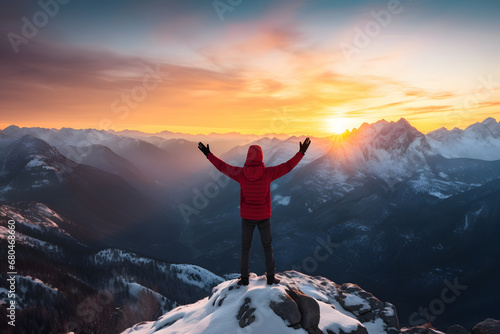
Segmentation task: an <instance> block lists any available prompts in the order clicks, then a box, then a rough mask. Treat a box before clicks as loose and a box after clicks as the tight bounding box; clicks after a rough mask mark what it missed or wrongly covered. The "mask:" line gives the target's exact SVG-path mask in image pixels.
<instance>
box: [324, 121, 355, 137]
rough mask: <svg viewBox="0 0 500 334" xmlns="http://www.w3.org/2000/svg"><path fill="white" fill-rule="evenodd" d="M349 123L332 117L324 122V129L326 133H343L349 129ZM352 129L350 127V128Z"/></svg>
mask: <svg viewBox="0 0 500 334" xmlns="http://www.w3.org/2000/svg"><path fill="white" fill-rule="evenodd" d="M349 123H350V122H349V121H348V120H347V119H345V118H342V117H332V118H328V119H327V120H326V124H325V128H326V130H327V131H328V132H331V133H334V134H341V133H344V132H345V131H346V130H348V129H349V127H350V124H349ZM351 128H352V126H351Z"/></svg>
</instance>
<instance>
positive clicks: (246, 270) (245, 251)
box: [240, 218, 275, 278]
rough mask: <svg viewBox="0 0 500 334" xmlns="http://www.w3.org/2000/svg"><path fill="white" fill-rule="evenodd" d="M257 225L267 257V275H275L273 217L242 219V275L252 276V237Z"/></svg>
mask: <svg viewBox="0 0 500 334" xmlns="http://www.w3.org/2000/svg"><path fill="white" fill-rule="evenodd" d="M255 226H257V227H258V228H259V233H260V241H261V242H262V247H264V256H265V259H266V275H267V277H274V270H275V264H274V254H273V243H272V237H271V218H267V219H262V220H250V219H244V218H242V219H241V262H240V269H241V277H246V278H248V277H249V276H250V265H249V262H250V247H251V246H252V237H253V231H254V229H255Z"/></svg>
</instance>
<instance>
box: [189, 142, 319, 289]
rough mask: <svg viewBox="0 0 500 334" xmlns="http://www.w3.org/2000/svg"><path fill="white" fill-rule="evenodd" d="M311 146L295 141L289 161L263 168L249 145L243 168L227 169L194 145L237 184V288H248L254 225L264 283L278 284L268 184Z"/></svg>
mask: <svg viewBox="0 0 500 334" xmlns="http://www.w3.org/2000/svg"><path fill="white" fill-rule="evenodd" d="M310 144H311V140H310V139H309V137H307V138H306V140H304V143H302V142H299V151H298V152H297V154H295V155H294V156H293V158H291V159H290V160H288V161H287V162H285V163H282V164H280V165H277V166H272V167H266V166H265V165H264V163H263V162H262V160H263V153H262V148H261V147H260V146H259V145H251V146H250V147H249V148H248V153H247V159H246V161H245V165H244V167H236V166H231V165H229V164H227V163H225V162H224V161H222V160H220V159H219V158H217V157H216V156H215V155H214V154H213V153H211V152H210V146H209V145H208V144H207V146H205V145H203V144H202V143H201V142H199V143H198V148H199V149H200V150H201V151H202V152H203V153H204V154H205V156H206V157H207V159H208V160H209V161H210V162H211V163H212V164H213V165H214V166H215V168H217V169H218V170H219V171H220V172H222V173H224V174H225V175H227V176H229V177H230V178H231V179H233V180H235V181H237V182H238V183H239V184H240V187H241V191H240V216H241V262H240V271H241V277H240V278H239V280H238V285H248V279H249V277H250V266H249V261H250V247H251V246H252V237H253V232H254V229H255V226H257V227H258V228H259V233H260V240H261V242H262V246H263V247H264V255H265V261H266V277H267V284H269V285H272V284H278V283H279V282H280V280H279V279H277V278H275V277H274V274H275V272H274V271H275V262H274V253H273V245H272V238H271V187H270V185H271V182H273V181H274V180H276V179H277V178H280V177H282V176H283V175H285V174H287V173H288V172H290V171H291V170H292V169H293V168H294V167H295V166H296V165H297V164H298V163H299V161H300V160H301V159H302V157H303V156H304V154H305V153H306V151H307V148H308V147H309V145H310Z"/></svg>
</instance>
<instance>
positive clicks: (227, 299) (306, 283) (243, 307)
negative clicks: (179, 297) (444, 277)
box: [124, 271, 399, 334]
mask: <svg viewBox="0 0 500 334" xmlns="http://www.w3.org/2000/svg"><path fill="white" fill-rule="evenodd" d="M277 276H278V277H279V278H280V279H281V282H280V284H278V285H272V286H269V285H267V283H266V277H265V276H257V275H255V274H252V275H251V276H250V284H249V285H248V286H239V285H237V282H236V280H229V281H225V282H223V283H221V284H219V285H217V286H216V287H214V288H213V289H212V293H211V294H210V296H209V297H207V298H205V299H202V300H200V301H198V302H196V303H194V304H191V305H184V306H180V307H177V308H175V309H173V310H171V311H170V312H168V313H166V314H165V315H163V316H162V317H160V318H159V319H158V320H157V321H154V322H142V323H139V324H137V325H135V326H134V327H132V328H129V329H128V330H126V331H125V332H124V333H134V334H141V333H201V332H203V333H206V334H212V333H213V334H219V333H239V332H251V333H259V332H262V333H283V334H285V333H297V330H299V331H300V329H302V331H300V332H301V333H305V332H307V333H318V334H319V333H337V334H340V333H358V334H368V330H367V328H370V331H372V330H373V331H374V332H380V333H382V332H385V333H398V331H399V321H398V318H397V314H396V309H395V307H394V306H393V305H392V304H390V303H383V302H381V301H380V300H378V299H377V298H375V297H374V296H373V295H372V294H370V293H368V292H366V291H364V290H363V289H361V288H360V287H359V286H357V285H355V284H343V285H338V284H336V283H334V282H332V281H330V280H328V279H326V278H323V277H319V276H316V277H311V276H308V275H305V274H302V273H300V272H297V271H287V272H284V273H282V274H277Z"/></svg>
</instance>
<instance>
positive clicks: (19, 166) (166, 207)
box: [0, 118, 500, 328]
mask: <svg viewBox="0 0 500 334" xmlns="http://www.w3.org/2000/svg"><path fill="white" fill-rule="evenodd" d="M304 138H305V137H304V136H301V137H294V136H292V137H288V136H286V135H276V136H274V135H271V134H270V135H266V136H255V135H253V136H252V135H240V134H236V133H231V134H211V135H198V136H195V135H185V134H178V133H171V132H163V133H158V134H154V135H151V134H145V133H141V132H137V131H120V132H114V131H100V130H94V129H83V130H76V129H69V128H63V129H60V130H57V129H44V128H19V127H17V126H14V125H12V126H9V127H7V128H5V129H3V130H2V131H1V133H0V163H1V164H2V169H1V171H0V200H1V201H2V202H1V205H2V207H1V208H2V210H0V211H1V212H2V215H3V216H4V217H9V218H12V219H14V220H16V221H20V222H21V221H23V222H24V223H20V224H22V226H23V227H22V228H21V230H20V231H21V233H22V234H23V235H25V237H23V238H24V239H23V240H24V241H23V242H24V243H25V244H26V246H25V247H26V248H27V249H32V248H33V249H37V247H38V248H40V247H39V246H37V245H42V244H43V245H44V246H47V247H48V246H49V245H53V246H50V247H48V249H49V250H51V252H49V253H48V254H47V255H46V256H47V257H48V258H49V259H50V260H48V261H47V266H50V267H51V268H52V267H59V266H61V264H64V266H67V267H68V268H72V269H71V271H74V273H73V275H74V276H75V277H77V278H78V279H80V280H82V281H83V282H85V284H84V283H79V285H81V286H82V289H91V290H92V289H93V290H92V291H94V292H95V293H97V291H98V288H99V287H96V286H93V285H92V284H90V283H89V280H88V277H87V278H85V277H84V278H83V279H82V277H83V276H84V275H82V274H81V273H80V272H79V270H78V269H76V267H75V263H78V261H77V260H75V259H76V258H78V257H79V256H78V254H87V255H88V256H91V254H97V253H98V252H101V251H104V250H106V249H120V251H117V252H125V253H124V254H138V255H137V256H139V257H142V258H144V259H147V258H149V259H151V260H152V261H158V262H161V263H168V264H176V263H177V264H181V263H189V264H190V265H194V266H199V267H203V268H205V269H207V270H209V271H211V272H213V273H215V275H216V276H217V277H230V276H225V275H228V274H230V273H234V272H237V271H238V263H239V248H240V244H239V243H240V241H239V238H240V227H239V220H240V218H239V207H238V205H239V202H238V198H239V186H238V184H237V183H235V182H233V181H231V180H229V179H228V178H227V177H225V176H221V175H220V174H218V173H217V171H216V170H215V168H214V167H213V166H212V165H211V164H210V163H209V162H208V160H207V159H206V158H205V157H204V156H203V155H202V154H201V152H199V150H198V149H197V148H196V147H197V141H199V140H203V141H204V142H205V143H209V144H210V148H211V150H212V152H214V153H215V154H216V155H217V156H218V157H220V158H221V159H223V160H225V161H227V162H228V163H231V164H234V165H239V166H241V165H242V164H243V162H244V160H245V157H246V152H247V150H248V147H249V146H250V145H252V144H257V145H260V146H261V147H262V148H263V152H264V162H265V164H266V165H276V164H279V163H281V162H284V161H286V160H288V159H289V158H291V157H292V156H293V155H294V154H295V153H296V152H297V150H298V142H299V141H302V140H304ZM311 140H312V144H311V147H310V148H309V150H308V151H307V153H306V155H305V156H304V158H303V160H302V161H301V162H300V163H299V165H297V167H296V168H295V169H294V170H293V171H292V172H291V173H289V174H287V175H286V176H284V177H282V178H280V179H278V180H276V181H275V182H273V184H272V187H271V196H272V197H271V198H272V206H273V217H272V222H273V239H274V240H273V242H274V248H275V256H276V261H277V266H278V270H281V271H284V270H289V269H295V270H297V271H301V272H303V273H305V274H309V275H321V276H324V277H327V278H329V279H331V280H333V281H335V282H356V283H357V284H359V285H360V286H363V288H366V289H367V290H368V291H371V292H373V293H374V294H375V295H377V296H383V297H384V299H385V300H389V301H391V302H392V303H393V304H394V305H395V306H396V308H397V309H398V312H399V317H400V322H401V325H405V326H406V325H411V315H412V314H413V313H415V312H416V311H418V310H419V308H420V307H428V305H429V303H430V302H432V301H433V300H434V299H436V298H439V296H440V292H441V290H442V289H443V288H444V287H445V283H444V282H446V281H454V280H455V279H457V280H458V281H459V282H460V283H461V284H463V285H465V286H467V287H468V288H467V289H466V290H465V291H464V292H463V294H462V295H461V296H460V297H458V298H457V299H456V301H454V303H453V304H452V305H449V306H448V305H447V309H446V312H442V313H440V314H430V315H428V318H429V320H431V319H432V322H433V324H434V325H435V326H442V327H443V328H444V327H445V326H449V325H450V324H453V323H457V322H460V323H462V324H464V325H465V326H469V327H472V325H474V324H475V323H477V322H479V321H481V320H483V319H484V318H485V317H487V316H491V317H494V316H495V314H494V312H495V311H494V310H495V305H496V304H495V303H496V300H498V298H500V295H499V293H498V291H496V290H495V289H493V287H494V284H495V282H496V281H495V279H496V278H497V277H498V275H499V273H500V261H499V260H498V259H499V258H500V251H499V249H498V247H495V245H496V239H497V236H498V234H499V233H500V230H499V229H500V226H499V224H498V223H499V222H500V210H499V207H500V206H499V205H498V203H500V123H498V122H496V120H494V119H492V118H488V119H486V120H484V121H483V122H481V123H476V124H473V125H471V126H469V127H467V128H466V129H464V130H460V129H453V130H446V129H438V130H436V131H433V132H430V133H428V134H423V133H421V132H419V131H418V130H417V129H415V128H414V127H413V126H411V124H410V123H409V122H408V121H406V120H405V119H400V120H399V121H397V122H387V121H384V120H382V121H379V122H376V123H373V124H367V123H365V124H363V125H362V126H360V128H359V129H354V130H353V131H351V132H350V133H347V134H343V135H335V136H331V137H325V138H315V137H311ZM47 215H48V216H47ZM47 219H50V220H51V221H52V223H53V224H55V225H57V228H55V227H54V225H53V224H52V223H50V222H48V220H47ZM39 221H41V222H45V223H43V224H38V223H36V222H39ZM5 223H6V221H2V223H1V226H3V227H5V226H6V225H5ZM51 224H52V225H51ZM28 225H29V226H28ZM31 225H34V226H38V227H32V226H31ZM51 226H52V227H51ZM59 229H60V231H59ZM22 231H24V232H25V233H24V232H22ZM3 232H5V231H3ZM2 235H4V236H6V234H5V233H3V234H2ZM2 240H4V241H5V239H2ZM31 244H33V245H34V246H30V245H31ZM23 247H24V246H23ZM41 248H43V247H41ZM52 250H53V252H52ZM30 252H31V253H33V251H32V250H30ZM58 252H59V253H60V254H59V255H57V253H58ZM31 253H30V254H31ZM261 258H262V251H261V250H260V249H259V247H253V250H252V261H251V269H252V270H253V271H260V270H263V265H262V263H261V262H262V261H261ZM68 261H72V262H68ZM89 261H90V260H89ZM106 261H109V263H110V264H109V265H110V266H111V267H112V266H113V264H112V263H113V262H112V261H111V259H108V260H106ZM85 263H86V266H87V267H88V268H93V269H92V270H96V272H98V271H99V270H101V269H99V268H97V267H95V266H94V265H93V264H92V263H90V262H89V263H90V264H89V263H87V262H85ZM141 263H142V264H144V263H145V262H144V261H143V262H138V266H140V265H141ZM103 270H104V269H103ZM134 270H138V269H134ZM42 271H43V270H41V269H40V270H39V271H38V274H39V275H42V276H43V274H41V272H42ZM28 272H29V271H28V270H26V273H25V274H26V276H28V275H29V274H28ZM60 275H61V277H63V276H62V275H63V273H62V271H61V273H60ZM104 276H105V277H107V276H106V275H104ZM108 276H109V275H108ZM35 277H36V276H35ZM95 277H97V274H96V276H95ZM37 278H39V279H40V280H41V281H43V282H45V283H47V286H49V285H51V282H50V281H51V278H50V277H37ZM75 279H76V278H74V279H72V280H73V281H74V280H75ZM143 279H144V278H143ZM220 280H222V278H221V279H220ZM104 281H106V282H107V280H106V279H104ZM218 282H220V281H218ZM218 282H216V281H213V285H215V284H216V283H218ZM132 283H133V282H132ZM75 284H76V283H75ZM102 284H104V283H102ZM106 284H108V283H106ZM117 284H119V283H117ZM51 286H53V287H54V286H56V285H55V284H54V285H51ZM84 287H85V288H84ZM211 287H212V286H211ZM211 287H210V288H211ZM210 288H209V287H208V286H207V287H206V288H205V290H203V291H208V290H209V289H210ZM148 289H149V290H151V291H150V293H153V292H158V291H155V287H154V286H153V285H151V286H149V287H148ZM82 291H83V290H82ZM167 295H168V294H167ZM167 295H166V293H164V294H162V296H164V297H165V298H166V299H168V300H170V302H162V301H160V302H161V303H163V304H162V305H163V306H162V307H163V309H162V310H163V311H166V310H168V309H170V308H172V307H173V306H174V303H187V302H194V301H196V300H198V299H200V298H201V297H202V294H200V292H197V293H196V294H193V295H192V296H189V298H188V299H189V301H188V300H186V299H182V298H180V297H179V296H175V295H172V294H170V295H168V296H167ZM160 299H161V298H160ZM497 317H498V316H497ZM457 319H458V320H461V321H458V320H457ZM464 319H465V320H464ZM149 320H153V319H149Z"/></svg>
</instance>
